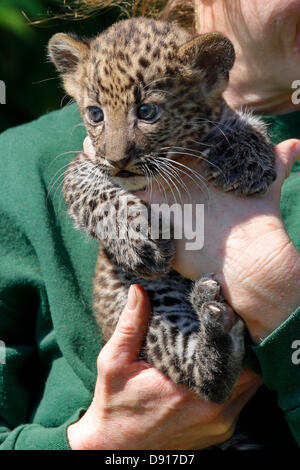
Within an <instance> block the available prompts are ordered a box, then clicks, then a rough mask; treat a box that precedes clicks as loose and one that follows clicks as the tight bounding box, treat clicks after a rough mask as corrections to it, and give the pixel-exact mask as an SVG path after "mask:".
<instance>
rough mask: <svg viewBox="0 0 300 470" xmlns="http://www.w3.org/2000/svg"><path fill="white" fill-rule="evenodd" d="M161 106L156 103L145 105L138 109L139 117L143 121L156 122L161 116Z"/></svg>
mask: <svg viewBox="0 0 300 470" xmlns="http://www.w3.org/2000/svg"><path fill="white" fill-rule="evenodd" d="M159 111H160V109H159V106H157V104H154V103H144V104H141V106H139V107H138V109H137V113H136V114H137V117H138V118H139V119H142V120H143V121H150V122H154V121H155V120H156V118H158V116H159Z"/></svg>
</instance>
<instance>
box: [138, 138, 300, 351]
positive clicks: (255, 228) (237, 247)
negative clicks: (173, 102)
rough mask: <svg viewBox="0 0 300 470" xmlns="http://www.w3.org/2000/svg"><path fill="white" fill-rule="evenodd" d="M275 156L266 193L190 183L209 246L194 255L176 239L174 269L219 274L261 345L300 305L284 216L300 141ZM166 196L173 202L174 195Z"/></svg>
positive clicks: (299, 265)
mask: <svg viewBox="0 0 300 470" xmlns="http://www.w3.org/2000/svg"><path fill="white" fill-rule="evenodd" d="M276 154H277V162H276V164H277V175H278V176H277V179H276V181H275V182H274V183H273V184H272V186H271V188H270V190H269V191H268V192H267V193H266V194H264V195H257V196H249V197H241V196H235V195H234V194H233V193H230V192H228V193H224V192H223V191H221V190H219V189H217V188H214V187H213V186H212V185H210V184H209V183H207V187H204V188H203V190H202V191H200V190H199V187H198V186H197V185H193V184H192V181H191V179H188V180H186V181H185V183H188V188H189V194H187V193H186V191H185V189H184V187H182V191H181V196H182V199H183V203H184V204H185V203H186V204H187V203H189V204H190V203H192V204H193V205H195V204H199V203H202V204H204V208H205V209H204V210H205V212H204V246H203V248H202V249H201V250H198V251H191V250H187V249H186V248H185V244H186V242H187V240H186V239H185V237H184V236H183V237H182V239H180V240H176V258H175V261H174V265H173V267H174V269H175V270H176V271H178V272H180V273H181V274H182V275H183V276H185V277H188V278H190V279H198V278H199V277H201V275H203V274H204V273H214V274H215V279H216V280H217V281H219V283H220V284H221V286H222V290H223V294H224V295H225V297H226V299H227V301H228V302H229V304H230V305H231V306H232V307H233V309H234V310H235V311H236V312H237V313H238V314H239V315H240V316H241V317H242V318H243V320H244V321H245V323H246V325H247V328H248V330H249V333H250V335H251V337H252V340H253V341H254V342H257V343H258V342H260V340H262V339H263V338H265V337H267V336H268V335H269V334H270V333H271V332H272V331H274V330H275V329H276V328H277V327H278V326H279V325H280V324H281V323H282V322H283V321H284V320H285V319H286V318H287V317H288V316H289V315H290V314H291V313H292V312H293V311H294V310H295V309H296V308H297V307H298V306H299V305H300V254H299V252H298V251H297V250H296V248H295V247H294V245H293V243H292V242H291V240H290V238H289V236H288V234H287V232H286V229H285V227H284V224H283V220H282V217H281V212H280V196H281V187H282V184H283V182H284V180H285V178H287V176H288V175H289V172H290V169H291V167H292V165H293V163H294V162H295V161H296V160H297V159H298V158H299V156H300V143H299V141H298V140H295V139H290V140H287V141H285V142H282V143H280V144H279V145H278V146H277V147H276ZM176 183H177V184H178V183H179V182H176ZM152 194H153V196H152V199H151V201H150V200H149V194H148V193H146V194H141V195H140V197H142V198H143V199H144V200H147V202H152V203H153V202H155V203H159V202H164V196H163V195H162V194H161V192H159V191H158V190H153V191H152ZM167 197H168V198H169V201H168V202H169V203H173V200H172V194H170V192H168V193H167ZM194 213H195V212H194ZM180 222H181V219H180Z"/></svg>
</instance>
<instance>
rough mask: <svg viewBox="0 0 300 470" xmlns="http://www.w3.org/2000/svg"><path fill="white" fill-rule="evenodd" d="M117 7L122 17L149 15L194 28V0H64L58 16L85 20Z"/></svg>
mask: <svg viewBox="0 0 300 470" xmlns="http://www.w3.org/2000/svg"><path fill="white" fill-rule="evenodd" d="M113 7H117V8H118V9H119V11H120V17H123V18H124V17H125V18H126V17H127V18H129V17H132V16H147V17H152V18H157V19H161V20H169V21H174V22H176V23H178V24H180V25H181V26H183V27H185V28H187V29H190V30H193V29H194V27H195V25H194V16H195V14H194V13H195V12H194V0H63V6H62V13H61V14H59V15H57V16H56V17H57V18H62V19H69V20H70V19H72V20H83V19H85V18H89V17H91V16H95V15H97V14H99V13H101V12H103V11H105V10H107V9H110V8H113Z"/></svg>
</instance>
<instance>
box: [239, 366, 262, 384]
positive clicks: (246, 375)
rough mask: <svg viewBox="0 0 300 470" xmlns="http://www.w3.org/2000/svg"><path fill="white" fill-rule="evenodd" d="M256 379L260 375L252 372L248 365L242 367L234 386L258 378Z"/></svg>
mask: <svg viewBox="0 0 300 470" xmlns="http://www.w3.org/2000/svg"><path fill="white" fill-rule="evenodd" d="M258 379H261V377H260V376H259V375H258V374H256V373H255V372H253V371H252V370H251V369H249V368H248V367H244V368H243V370H242V372H241V375H240V376H239V378H238V380H237V383H236V385H235V386H236V387H237V386H240V385H244V384H247V383H251V382H253V381H255V380H258Z"/></svg>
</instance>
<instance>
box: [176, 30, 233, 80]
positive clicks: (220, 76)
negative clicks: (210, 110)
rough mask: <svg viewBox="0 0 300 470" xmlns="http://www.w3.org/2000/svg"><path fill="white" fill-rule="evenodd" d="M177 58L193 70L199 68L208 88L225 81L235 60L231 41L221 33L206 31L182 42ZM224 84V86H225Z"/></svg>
mask: <svg viewBox="0 0 300 470" xmlns="http://www.w3.org/2000/svg"><path fill="white" fill-rule="evenodd" d="M178 58H179V60H180V61H181V62H182V63H183V64H184V65H186V66H190V67H191V68H192V69H194V70H199V71H200V70H201V71H202V72H203V73H204V75H205V78H206V82H207V85H208V86H209V87H210V88H214V87H216V86H218V84H219V85H221V82H223V84H224V83H225V86H226V84H227V81H228V77H229V70H230V69H231V68H232V66H233V64H234V60H235V52H234V48H233V45H232V43H231V42H230V41H229V39H227V38H226V37H225V36H223V34H220V33H206V34H201V35H199V36H197V37H196V38H194V39H192V40H191V41H188V42H187V43H185V44H183V45H182V46H181V47H180V48H179V50H178ZM225 86H224V87H225Z"/></svg>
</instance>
